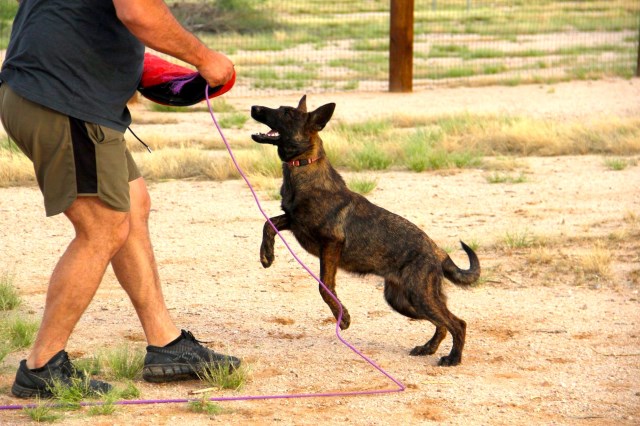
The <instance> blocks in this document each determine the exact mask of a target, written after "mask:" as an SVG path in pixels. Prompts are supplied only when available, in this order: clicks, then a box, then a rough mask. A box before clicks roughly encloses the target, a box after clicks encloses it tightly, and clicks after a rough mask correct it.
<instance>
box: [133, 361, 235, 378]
mask: <svg viewBox="0 0 640 426" xmlns="http://www.w3.org/2000/svg"><path fill="white" fill-rule="evenodd" d="M207 367H208V364H204V365H196V366H195V368H194V366H193V365H191V364H178V363H176V364H147V365H145V366H144V367H143V369H142V378H143V379H144V380H145V381H147V382H152V383H164V382H175V381H179V380H194V379H200V377H199V376H198V370H200V369H204V368H207ZM238 367H240V362H238V363H236V364H227V365H224V366H222V365H221V366H219V368H227V369H228V370H229V371H232V370H235V369H237V368H238Z"/></svg>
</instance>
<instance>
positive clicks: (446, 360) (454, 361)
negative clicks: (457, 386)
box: [438, 355, 462, 367]
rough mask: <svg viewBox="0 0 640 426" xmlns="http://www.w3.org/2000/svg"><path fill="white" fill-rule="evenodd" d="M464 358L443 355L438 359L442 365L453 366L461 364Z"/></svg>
mask: <svg viewBox="0 0 640 426" xmlns="http://www.w3.org/2000/svg"><path fill="white" fill-rule="evenodd" d="M461 361H462V360H461V359H460V358H458V357H452V356H450V355H449V356H443V357H442V358H440V361H438V365H439V366H440V367H453V366H454V365H458V364H460V362H461Z"/></svg>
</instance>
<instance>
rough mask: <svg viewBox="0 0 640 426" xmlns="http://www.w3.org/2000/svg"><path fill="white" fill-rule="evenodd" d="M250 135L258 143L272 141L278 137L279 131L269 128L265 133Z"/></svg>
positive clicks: (275, 140)
mask: <svg viewBox="0 0 640 426" xmlns="http://www.w3.org/2000/svg"><path fill="white" fill-rule="evenodd" d="M251 137H252V138H253V140H254V141H256V142H259V143H274V142H277V141H278V140H279V139H280V132H278V131H277V130H273V129H271V130H269V131H268V132H267V133H255V134H253V135H251Z"/></svg>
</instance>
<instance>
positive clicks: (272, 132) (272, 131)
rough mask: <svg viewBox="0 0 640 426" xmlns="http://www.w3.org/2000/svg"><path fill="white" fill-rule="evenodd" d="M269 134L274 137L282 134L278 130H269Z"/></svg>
mask: <svg viewBox="0 0 640 426" xmlns="http://www.w3.org/2000/svg"><path fill="white" fill-rule="evenodd" d="M267 136H271V137H272V138H276V137H278V136H280V133H278V131H277V130H269V133H267Z"/></svg>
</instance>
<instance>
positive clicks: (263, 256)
mask: <svg viewBox="0 0 640 426" xmlns="http://www.w3.org/2000/svg"><path fill="white" fill-rule="evenodd" d="M269 220H270V221H271V223H273V225H274V226H275V227H276V228H277V229H278V231H286V230H289V229H291V222H290V220H289V216H287V215H286V214H282V215H280V216H275V217H272V218H270V219H269ZM275 236H276V231H275V230H274V229H273V227H272V226H271V224H270V223H269V222H268V221H265V222H264V226H263V227H262V244H261V245H260V263H262V266H263V267H265V268H268V267H269V266H271V264H272V263H273V259H274V255H273V244H274V239H275Z"/></svg>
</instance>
